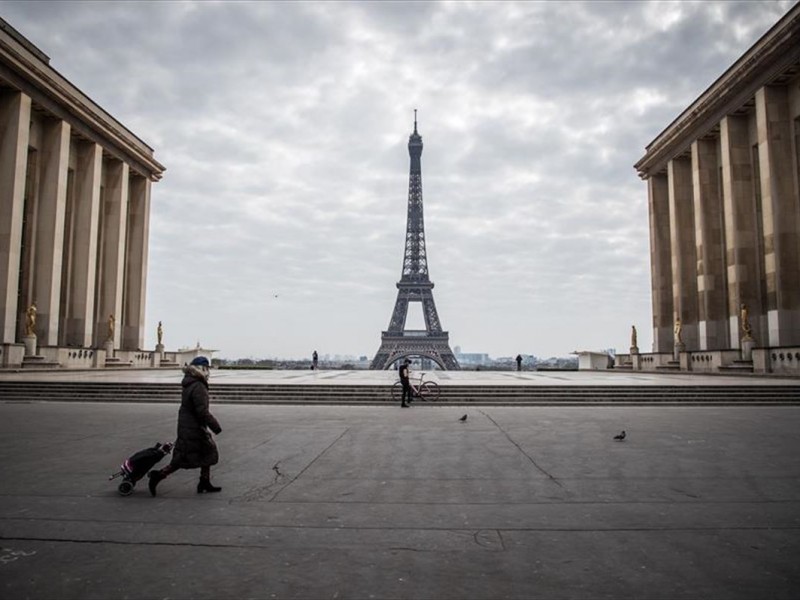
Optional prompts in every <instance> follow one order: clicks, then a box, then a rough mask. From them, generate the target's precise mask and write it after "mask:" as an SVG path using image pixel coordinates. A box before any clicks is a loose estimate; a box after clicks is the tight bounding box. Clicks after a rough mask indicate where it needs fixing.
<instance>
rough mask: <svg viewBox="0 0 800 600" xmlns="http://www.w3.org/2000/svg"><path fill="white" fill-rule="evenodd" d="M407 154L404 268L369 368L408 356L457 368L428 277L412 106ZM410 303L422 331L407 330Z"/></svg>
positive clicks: (418, 146) (417, 139)
mask: <svg viewBox="0 0 800 600" xmlns="http://www.w3.org/2000/svg"><path fill="white" fill-rule="evenodd" d="M408 154H409V156H410V158H411V168H410V172H409V176H408V218H407V221H406V244H405V252H404V254H403V270H402V272H401V275H400V281H398V282H397V300H396V301H395V305H394V311H392V318H391V320H390V321H389V329H387V330H386V331H384V332H382V333H381V347H380V348H379V349H378V352H377V354H376V355H375V358H373V359H372V364H371V365H370V369H388V368H389V367H391V366H392V365H393V364H394V363H395V362H396V361H398V360H400V359H401V358H406V357H409V356H420V357H425V358H429V359H430V360H432V361H433V362H435V363H436V364H437V365H439V367H440V368H441V369H445V370H448V369H449V370H455V369H460V368H461V367H460V366H459V364H458V361H457V360H456V357H455V355H454V354H453V351H452V350H451V349H450V342H449V335H448V333H447V332H446V331H443V330H442V324H441V322H440V321H439V315H438V313H437V312H436V304H435V303H434V301H433V282H432V281H431V280H430V278H429V277H428V256H427V252H426V247H425V223H424V219H423V212H422V163H421V160H420V158H421V156H422V136H420V135H419V133H417V109H414V133H412V134H411V135H410V136H409V137H408ZM410 302H419V303H421V304H422V314H423V316H424V318H425V329H424V330H420V331H409V330H406V328H405V326H406V318H407V317H408V305H409V303H410Z"/></svg>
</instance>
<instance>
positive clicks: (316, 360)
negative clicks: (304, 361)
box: [311, 350, 319, 371]
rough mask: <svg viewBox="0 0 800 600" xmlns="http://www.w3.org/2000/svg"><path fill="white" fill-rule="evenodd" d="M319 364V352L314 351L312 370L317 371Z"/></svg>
mask: <svg viewBox="0 0 800 600" xmlns="http://www.w3.org/2000/svg"><path fill="white" fill-rule="evenodd" d="M318 364H319V355H318V354H317V351H316V350H314V353H313V354H312V355H311V369H312V370H314V371H316V370H317V365H318Z"/></svg>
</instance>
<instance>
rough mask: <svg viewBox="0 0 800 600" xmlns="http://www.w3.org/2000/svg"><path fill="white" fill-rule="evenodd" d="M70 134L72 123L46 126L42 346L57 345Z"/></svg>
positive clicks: (39, 255) (39, 249) (38, 268)
mask: <svg viewBox="0 0 800 600" xmlns="http://www.w3.org/2000/svg"><path fill="white" fill-rule="evenodd" d="M69 137H70V126H69V124H68V123H66V122H65V121H61V120H53V121H48V122H46V124H45V125H44V127H43V135H42V166H41V171H40V188H39V205H38V214H37V219H36V262H35V264H34V273H33V282H34V283H33V297H34V301H35V302H36V307H37V308H38V309H39V316H38V318H37V327H38V333H39V345H40V346H57V345H58V319H59V306H60V303H61V260H62V258H63V257H62V254H63V251H64V211H65V208H66V201H67V168H68V166H69Z"/></svg>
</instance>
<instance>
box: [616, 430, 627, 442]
mask: <svg viewBox="0 0 800 600" xmlns="http://www.w3.org/2000/svg"><path fill="white" fill-rule="evenodd" d="M614 439H615V440H619V441H620V442H621V441H622V440H624V439H625V430H624V429H623V430H622V431H621V432H620V433H618V434H617V435H615V436H614Z"/></svg>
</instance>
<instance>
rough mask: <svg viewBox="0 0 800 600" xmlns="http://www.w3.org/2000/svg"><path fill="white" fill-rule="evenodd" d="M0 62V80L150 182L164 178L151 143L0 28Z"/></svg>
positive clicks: (161, 166)
mask: <svg viewBox="0 0 800 600" xmlns="http://www.w3.org/2000/svg"><path fill="white" fill-rule="evenodd" d="M34 49H36V48H35V47H34ZM40 54H41V52H40ZM0 62H2V65H4V66H5V67H6V68H5V69H0V81H2V80H3V79H7V80H8V83H9V84H11V85H12V86H13V87H17V88H19V89H20V91H23V92H25V93H27V94H29V95H31V98H32V99H33V100H34V102H35V103H39V104H41V105H42V106H43V108H45V109H46V110H48V111H51V112H53V114H54V115H55V116H57V117H59V118H63V119H64V120H65V121H67V122H68V123H69V124H70V126H71V127H73V129H75V130H76V131H78V132H80V133H82V134H83V135H85V136H86V137H87V138H89V139H91V140H92V141H95V142H97V143H100V144H101V145H102V146H103V147H104V149H105V150H106V151H108V152H109V153H110V154H113V155H116V156H117V157H118V158H120V159H122V160H125V161H126V162H129V163H130V164H131V166H132V167H133V168H134V169H135V170H136V171H140V174H141V175H143V176H145V177H147V178H148V179H150V180H151V181H158V180H159V179H160V178H161V176H162V174H163V173H164V171H165V170H166V169H165V167H164V165H162V164H161V163H159V162H158V161H157V160H156V159H155V158H154V157H153V149H152V148H151V147H150V146H148V145H147V144H146V143H145V142H144V141H142V140H141V139H140V138H139V137H137V136H136V135H135V134H133V132H131V131H130V130H129V129H128V128H126V127H125V126H124V125H122V123H120V122H119V121H117V120H116V119H115V118H114V117H112V116H111V115H110V114H109V113H108V112H106V111H105V110H104V109H103V108H102V107H101V106H99V105H98V104H97V103H95V102H93V101H92V100H91V99H90V98H89V97H88V96H86V95H85V94H84V93H83V92H81V91H80V90H79V89H78V88H77V87H76V86H75V85H73V84H72V83H70V82H69V81H68V80H67V79H66V78H65V77H63V76H62V75H61V74H60V73H59V72H58V71H56V70H55V69H53V68H52V67H51V66H50V65H49V64H48V63H47V62H45V61H43V60H42V58H41V57H40V56H39V55H38V54H37V53H34V52H33V51H32V50H31V49H30V48H27V47H26V46H25V45H23V44H22V43H20V41H19V40H17V39H16V38H15V37H14V36H12V35H10V34H9V32H8V31H6V30H5V29H4V28H0ZM14 75H16V77H14ZM59 109H60V110H59Z"/></svg>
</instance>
